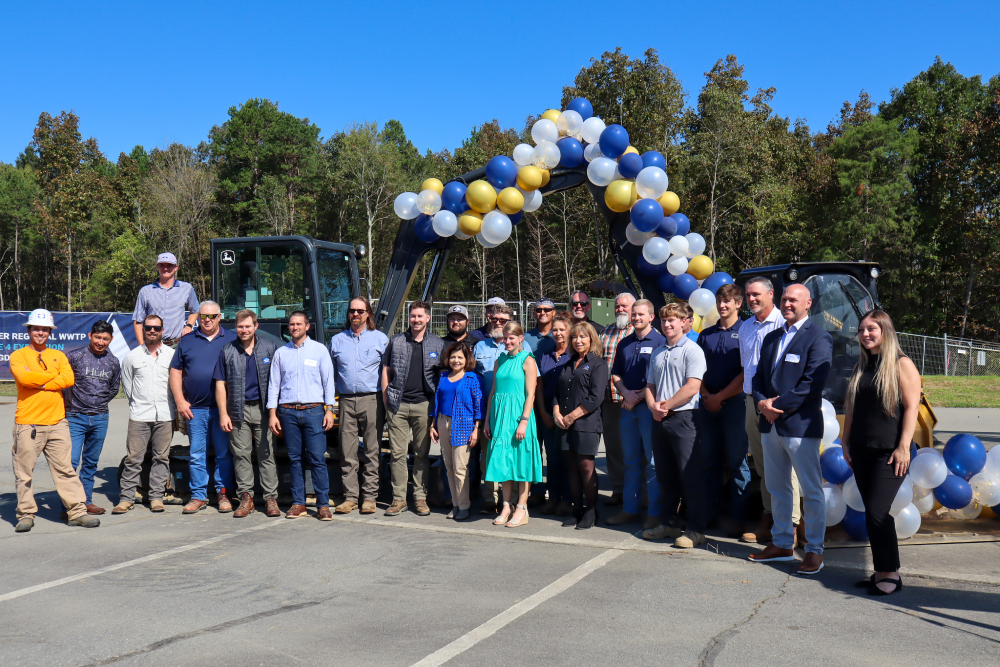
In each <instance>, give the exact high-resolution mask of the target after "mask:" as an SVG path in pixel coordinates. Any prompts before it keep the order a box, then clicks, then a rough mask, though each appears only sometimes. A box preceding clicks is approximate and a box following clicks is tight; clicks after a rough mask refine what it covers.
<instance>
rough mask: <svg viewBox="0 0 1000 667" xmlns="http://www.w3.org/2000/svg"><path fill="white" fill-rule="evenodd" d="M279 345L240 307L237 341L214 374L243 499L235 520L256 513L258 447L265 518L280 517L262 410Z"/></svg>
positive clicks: (221, 419)
mask: <svg viewBox="0 0 1000 667" xmlns="http://www.w3.org/2000/svg"><path fill="white" fill-rule="evenodd" d="M275 347H276V346H275V344H274V342H273V341H271V340H269V339H264V338H258V337H257V316H256V315H255V314H254V312H253V311H252V310H241V311H240V312H238V313H236V340H234V341H231V342H229V343H226V345H225V347H223V348H222V354H220V355H219V360H218V362H216V364H215V373H213V375H212V379H213V380H215V402H216V404H217V405H218V406H219V422H220V426H222V430H223V431H225V432H226V433H228V434H229V451H230V452H231V453H232V455H233V468H234V471H235V473H236V492H237V493H238V494H239V498H240V506H239V507H237V508H236V511H235V512H233V517H234V518H237V519H240V518H243V517H245V516H247V515H248V514H252V513H253V512H254V506H253V463H252V462H251V459H250V457H251V454H252V451H253V450H254V449H256V450H257V465H258V466H259V467H260V485H261V486H262V487H263V488H264V502H265V503H266V505H265V512H266V513H267V516H271V517H277V516H281V510H279V509H278V500H277V496H278V470H277V468H276V467H275V465H274V450H273V449H272V448H271V435H270V433H269V432H268V429H267V424H265V423H264V409H263V408H264V406H266V405H267V383H268V377H269V375H270V372H271V359H272V358H273V357H274V350H275Z"/></svg>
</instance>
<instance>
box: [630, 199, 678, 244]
mask: <svg viewBox="0 0 1000 667" xmlns="http://www.w3.org/2000/svg"><path fill="white" fill-rule="evenodd" d="M637 203H638V202H637ZM660 210H661V211H662V210H663V209H662V208H661V209H660ZM656 235H657V236H659V237H660V238H664V239H667V240H668V241H669V240H670V239H672V238H674V237H675V236H677V221H676V220H674V218H673V216H669V215H665V216H663V220H661V221H660V226H659V227H657V228H656Z"/></svg>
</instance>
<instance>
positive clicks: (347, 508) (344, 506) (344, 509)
mask: <svg viewBox="0 0 1000 667" xmlns="http://www.w3.org/2000/svg"><path fill="white" fill-rule="evenodd" d="M357 506H358V504H357V503H356V502H354V501H353V500H345V501H344V502H342V503H340V504H339V505H337V509H336V510H334V511H335V512H336V513H337V514H350V513H351V512H353V511H354V508H356V507H357Z"/></svg>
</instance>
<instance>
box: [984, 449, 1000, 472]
mask: <svg viewBox="0 0 1000 667" xmlns="http://www.w3.org/2000/svg"><path fill="white" fill-rule="evenodd" d="M986 465H988V466H991V467H993V468H994V469H996V470H998V471H1000V446H997V445H993V447H991V448H990V450H989V451H988V452H986Z"/></svg>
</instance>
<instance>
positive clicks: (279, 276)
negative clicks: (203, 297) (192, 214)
mask: <svg viewBox="0 0 1000 667" xmlns="http://www.w3.org/2000/svg"><path fill="white" fill-rule="evenodd" d="M217 252H218V253H219V258H218V260H219V264H218V266H219V272H218V273H219V276H218V298H219V304H220V306H221V307H222V319H223V321H230V322H231V321H232V320H233V317H234V316H235V315H236V312H237V311H239V310H242V309H244V308H246V309H248V310H252V311H253V312H254V313H256V314H257V317H258V319H260V320H261V321H262V322H267V321H272V322H283V321H284V320H285V319H287V317H288V314H289V313H291V312H292V311H295V310H305V311H306V312H309V288H308V284H307V282H306V280H305V276H306V275H307V274H306V271H305V262H304V259H303V250H302V248H301V247H300V246H298V245H297V244H296V245H275V246H244V247H240V246H234V247H232V248H222V249H217Z"/></svg>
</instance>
